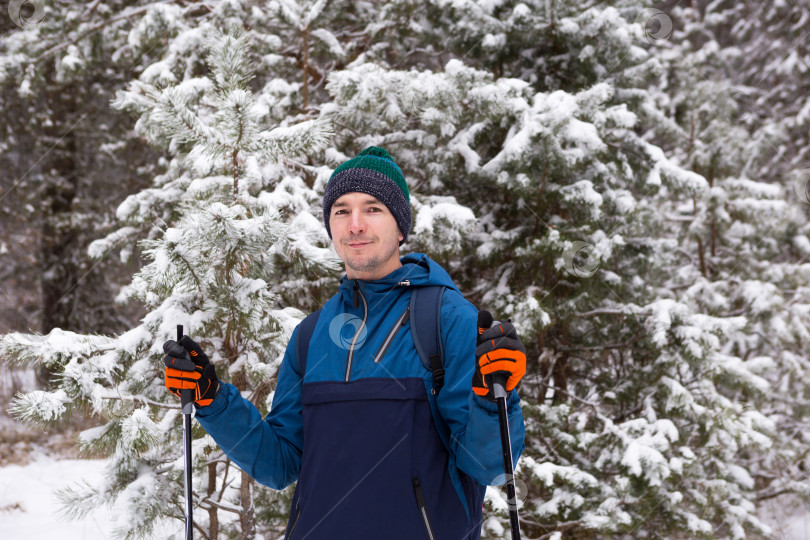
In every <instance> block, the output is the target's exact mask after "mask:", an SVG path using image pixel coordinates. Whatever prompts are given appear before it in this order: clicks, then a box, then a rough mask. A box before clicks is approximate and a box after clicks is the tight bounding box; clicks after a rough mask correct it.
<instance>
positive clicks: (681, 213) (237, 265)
mask: <svg viewBox="0 0 810 540" xmlns="http://www.w3.org/2000/svg"><path fill="white" fill-rule="evenodd" d="M808 37H810V0H795V1H790V2H788V1H786V0H758V1H753V0H713V1H709V0H681V1H667V2H639V1H635V0H615V1H600V0H571V1H560V0H524V1H511V0H478V1H474V0H427V1H423V2H419V1H415V0H393V1H389V2H376V1H354V0H353V1H346V0H298V1H296V0H152V1H146V0H106V1H103V2H102V1H101V0H84V1H81V2H79V1H75V0H27V2H26V1H24V0H12V1H10V2H7V9H6V8H4V9H3V12H0V104H1V105H2V106H1V107H0V115H2V124H3V126H2V134H0V170H2V171H3V174H2V177H0V227H2V231H3V234H2V236H0V293H2V294H0V377H2V378H3V380H2V381H0V383H2V384H0V390H2V392H0V400H2V401H0V403H2V411H0V429H1V430H2V431H1V432H0V465H9V464H13V463H15V462H18V461H20V460H24V459H25V456H24V454H25V451H23V452H20V451H19V449H20V448H21V447H20V446H19V445H18V444H17V443H18V442H19V440H18V439H20V438H21V437H24V438H25V439H26V441H28V440H31V441H32V443H31V444H33V446H34V447H37V448H40V447H41V448H47V449H49V450H48V453H49V455H57V456H59V457H61V458H84V459H93V460H96V461H97V462H98V463H99V464H101V466H102V467H103V473H102V474H93V475H90V476H89V477H88V478H87V480H86V481H84V482H76V481H72V482H70V483H68V484H66V485H64V486H62V487H61V488H60V489H59V491H58V493H57V496H58V500H59V501H60V506H59V508H60V510H59V512H60V515H61V516H62V517H63V519H65V518H69V519H73V520H78V521H79V522H81V521H82V520H85V519H88V516H89V515H90V514H91V513H92V512H93V511H95V510H97V509H98V508H99V507H103V506H104V505H107V504H114V505H116V506H115V507H116V508H117V509H118V511H119V512H118V514H117V516H116V521H115V527H114V531H113V532H114V534H116V535H117V536H120V537H123V538H153V537H154V538H159V537H165V536H166V535H167V534H168V533H166V531H174V532H176V533H177V538H180V531H182V525H183V506H182V505H183V484H182V479H181V476H182V471H183V461H182V446H181V439H182V431H181V429H180V425H181V414H180V407H179V404H178V403H177V401H176V400H175V399H174V397H173V396H171V395H169V394H168V393H167V392H166V390H165V388H164V386H163V364H162V355H163V353H162V348H161V347H162V344H163V342H164V341H165V340H167V339H173V338H174V335H175V327H176V325H177V324H184V325H185V328H186V332H187V333H188V334H189V335H191V336H195V338H199V339H200V340H201V343H202V345H203V347H204V349H205V350H206V351H207V352H208V355H209V356H210V357H211V360H212V362H213V363H214V364H215V365H216V366H217V372H218V374H219V376H220V378H222V379H224V380H227V381H229V382H232V383H233V384H235V385H236V386H237V387H238V388H239V389H240V390H241V391H242V393H243V395H244V396H246V397H248V398H249V399H250V400H251V401H253V403H254V404H255V405H256V406H257V407H258V408H259V409H260V411H262V412H263V413H266V412H267V410H268V408H269V407H270V403H271V401H272V397H273V392H274V389H275V381H276V375H277V372H278V367H279V364H280V361H281V358H282V355H283V353H284V350H285V347H286V344H287V341H288V340H289V338H290V335H291V333H292V331H293V329H294V328H295V326H296V325H297V324H298V322H299V321H300V320H301V319H302V318H303V317H304V316H305V315H306V314H307V313H309V312H311V311H313V310H315V309H317V308H318V307H319V306H320V305H322V304H323V302H324V301H325V300H326V299H327V298H329V297H330V296H332V295H333V294H334V293H335V292H336V290H337V281H338V279H339V278H340V276H341V275H342V274H343V267H342V264H341V261H340V259H338V257H337V255H336V254H335V252H334V250H333V249H332V247H331V243H330V240H329V237H328V236H327V234H326V230H325V228H324V226H323V222H322V220H321V200H322V199H321V198H322V195H323V188H324V185H325V182H326V181H327V180H328V179H329V176H330V174H331V173H332V171H333V170H334V169H335V168H336V167H337V166H338V165H339V164H340V163H342V162H343V161H345V160H346V159H348V158H351V157H353V156H355V155H357V153H358V152H359V151H361V150H362V149H363V148H365V147H367V146H369V145H377V146H383V147H385V148H386V149H387V150H388V151H389V152H390V153H391V154H392V155H393V156H395V158H396V161H397V163H398V164H399V166H400V167H401V168H402V170H403V172H404V175H405V178H406V179H407V181H408V184H409V187H410V190H411V203H412V208H413V211H414V225H413V229H412V231H411V234H410V236H409V238H408V241H407V243H405V244H404V245H403V247H402V251H403V253H409V252H420V253H426V254H428V255H429V256H430V257H431V258H433V259H434V260H436V261H437V262H439V263H440V264H442V266H444V267H445V268H447V270H448V271H449V273H450V274H451V275H452V277H453V279H454V280H455V282H456V283H457V284H458V285H459V287H460V289H461V290H462V292H463V293H464V294H465V296H466V297H467V298H468V299H469V300H470V301H471V302H473V303H474V304H475V305H476V306H478V307H479V308H481V309H489V310H491V311H492V312H493V313H495V314H497V315H498V316H500V317H501V318H504V319H505V318H511V319H512V321H513V322H514V323H515V325H516V327H517V329H518V332H519V334H520V337H521V340H522V341H523V343H524V344H525V345H526V348H527V351H528V354H527V356H528V371H527V375H526V377H525V378H524V380H523V382H522V383H521V386H520V388H519V391H520V396H521V398H522V406H523V411H524V417H525V422H526V449H525V451H524V453H523V456H522V457H521V459H520V462H519V464H518V468H517V471H516V475H517V484H518V488H519V493H518V496H519V498H520V501H521V502H520V515H521V527H522V530H523V534H524V538H532V539H555V540H556V539H562V538H573V539H578V538H735V539H736V538H782V537H784V536H782V535H784V534H785V531H784V530H783V526H784V523H785V519H787V517H789V516H795V515H803V514H805V513H807V509H805V507H804V504H805V502H810V427H808V422H810V362H808V359H807V354H806V351H808V350H810V262H808V261H807V259H808V256H810V225H808V223H807V216H808V210H810V190H809V189H808V186H807V184H808V183H809V182H810V136H809V135H808V134H809V133H810V129H809V128H810V40H809V39H808ZM65 433H68V434H69V436H67V437H65V436H64V434H65ZM37 434H39V435H40V436H37ZM60 437H61V438H60ZM54 438H57V439H59V444H55V443H49V442H48V441H53V440H54ZM37 445H40V446H37ZM29 447H30V446H23V447H22V448H29ZM15 448H16V449H17V450H15ZM193 448H194V459H195V461H194V465H195V472H194V493H195V498H194V505H195V515H194V516H195V525H196V526H197V529H196V531H195V534H196V535H197V537H198V538H208V539H213V538H244V539H253V538H256V539H259V538H262V539H266V540H269V539H274V538H283V536H284V529H285V525H286V521H287V513H288V512H289V503H290V497H291V495H292V491H291V488H288V489H286V490H284V491H273V490H270V489H268V488H264V487H262V486H260V485H258V484H256V483H255V482H254V481H253V480H252V479H251V478H250V477H249V476H247V475H246V474H244V473H243V472H242V471H241V470H240V469H238V467H236V465H234V464H232V463H231V462H230V461H229V460H228V459H227V457H226V456H225V455H224V453H223V452H222V451H221V450H220V449H219V448H218V447H217V445H216V443H214V441H213V440H212V439H211V438H210V437H209V436H207V435H206V433H205V432H204V431H203V430H202V429H201V428H200V426H199V425H195V427H194V440H193ZM66 463H73V461H70V462H67V461H66ZM77 463H81V462H77ZM0 471H2V468H0ZM66 476H67V475H66ZM0 478H3V476H2V474H0ZM9 478H11V477H10V476H9ZM777 510H778V512H777ZM14 512H24V509H23V508H15V507H13V506H10V505H7V506H3V504H2V500H0V536H3V534H2V529H3V525H2V522H3V519H4V515H9V516H10V515H12V514H13V513H14ZM31 519H35V518H33V517H32V518H31ZM508 523H509V520H508V513H507V506H506V503H505V501H504V498H503V496H502V494H501V491H500V490H499V489H497V488H490V489H489V491H488V495H487V500H486V504H485V519H484V527H483V537H484V538H486V539H507V538H510V536H509V534H510V533H509V524H508ZM88 537H92V536H88Z"/></svg>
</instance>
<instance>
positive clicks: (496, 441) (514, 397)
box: [436, 289, 525, 485]
mask: <svg viewBox="0 0 810 540" xmlns="http://www.w3.org/2000/svg"><path fill="white" fill-rule="evenodd" d="M441 313H442V320H441V331H442V342H443V344H444V369H445V375H444V386H443V387H442V390H441V391H440V392H439V395H438V398H437V400H436V401H437V405H438V409H439V414H441V416H442V418H443V419H444V421H445V422H446V423H447V426H448V427H449V430H450V451H451V452H453V454H454V456H455V458H456V466H457V467H458V468H459V469H461V470H462V471H464V472H465V473H467V474H468V475H470V476H471V477H473V478H475V480H477V481H478V482H479V483H480V484H484V485H499V484H503V483H504V481H505V477H504V471H503V452H502V450H501V437H500V426H499V423H498V406H497V404H496V403H493V402H490V401H487V400H486V399H484V398H481V397H479V396H477V395H475V393H474V392H473V391H472V378H473V372H474V370H475V346H476V337H477V329H476V325H477V324H478V310H477V309H476V308H475V306H473V305H472V304H470V303H469V302H468V301H467V300H465V299H464V298H463V297H461V295H460V294H459V293H458V292H456V291H453V290H450V289H449V290H447V291H445V294H444V298H443V301H442V311H441ZM506 405H507V410H508V414H509V432H510V435H511V439H512V458H513V460H514V463H513V465H516V464H517V460H518V458H519V457H520V455H521V453H522V452H523V445H524V435H525V433H524V425H523V412H522V411H521V408H520V398H519V397H518V394H517V389H515V390H512V391H511V392H510V393H509V396H508V398H507V402H506Z"/></svg>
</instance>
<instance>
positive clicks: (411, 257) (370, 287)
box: [339, 253, 458, 293]
mask: <svg viewBox="0 0 810 540" xmlns="http://www.w3.org/2000/svg"><path fill="white" fill-rule="evenodd" d="M399 260H400V262H401V263H402V266H401V267H400V268H397V269H396V270H394V271H393V272H391V273H390V274H388V275H387V276H385V277H382V278H380V279H375V280H372V281H367V280H364V279H359V280H354V279H349V278H348V277H347V276H346V274H344V275H343V278H341V280H340V287H339V290H340V291H341V292H343V293H346V292H351V288H352V286H353V285H354V282H355V281H357V282H358V283H359V285H360V287H362V288H363V290H364V291H366V290H367V291H370V292H374V293H380V292H385V291H388V290H391V289H393V288H396V287H403V286H405V287H407V286H410V287H414V286H415V287H425V286H428V285H442V286H444V287H447V288H449V289H454V290H456V291H458V287H456V284H455V283H453V279H452V278H451V277H450V274H448V273H447V272H446V271H445V269H444V268H442V267H441V266H439V264H438V263H437V262H436V261H434V260H433V259H431V258H430V257H428V256H427V255H425V254H424V253H409V254H407V255H405V256H403V257H400V259H399Z"/></svg>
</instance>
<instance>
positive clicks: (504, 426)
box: [478, 312, 520, 540]
mask: <svg viewBox="0 0 810 540" xmlns="http://www.w3.org/2000/svg"><path fill="white" fill-rule="evenodd" d="M479 317H480V318H479V320H478V326H479V327H484V328H487V327H489V328H491V327H493V326H496V325H498V324H500V322H498V321H492V322H491V324H487V323H488V322H489V321H487V320H486V319H489V320H492V316H491V315H489V313H488V312H487V316H485V317H482V316H481V315H480V314H479ZM487 377H488V379H489V380H488V381H487V384H488V385H491V388H492V394H493V395H494V396H495V401H496V402H497V404H498V423H499V424H500V426H501V451H502V453H503V472H504V474H505V475H506V497H507V499H506V504H507V506H508V508H509V525H510V526H511V529H512V540H520V521H519V519H518V511H517V496H516V494H515V470H514V468H513V466H512V437H511V435H510V433H509V415H508V414H507V410H506V380H507V379H508V378H509V373H508V372H506V371H496V372H495V373H491V374H490V375H487Z"/></svg>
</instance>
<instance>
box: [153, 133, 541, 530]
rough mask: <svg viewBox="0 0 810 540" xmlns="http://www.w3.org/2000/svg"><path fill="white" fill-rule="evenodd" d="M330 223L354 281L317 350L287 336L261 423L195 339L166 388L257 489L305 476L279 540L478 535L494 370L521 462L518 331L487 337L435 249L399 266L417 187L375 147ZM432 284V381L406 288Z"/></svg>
mask: <svg viewBox="0 0 810 540" xmlns="http://www.w3.org/2000/svg"><path fill="white" fill-rule="evenodd" d="M323 216H324V224H325V226H326V230H327V232H328V233H329V236H330V238H332V241H333V243H334V247H335V251H336V252H337V254H338V255H339V256H340V258H341V259H342V260H343V262H344V263H345V265H346V275H345V276H344V277H343V279H341V280H340V286H339V287H338V293H337V294H336V295H335V296H334V297H332V298H331V299H330V300H328V301H327V302H326V304H324V306H323V308H322V309H321V310H320V313H319V314H318V315H317V322H316V323H315V326H314V328H313V329H311V330H307V331H306V332H309V331H311V339H309V341H308V347H309V348H308V351H306V352H303V353H302V352H301V351H302V348H301V347H299V343H298V339H299V337H300V336H301V334H302V332H304V331H303V330H302V328H303V327H304V326H305V323H302V324H300V325H299V326H298V327H297V328H296V329H295V331H294V332H293V334H292V337H291V339H290V342H289V344H288V346H287V351H286V354H285V356H284V359H283V360H282V363H281V367H280V369H279V375H278V385H277V387H276V392H275V395H274V397H273V403H272V407H271V410H270V412H269V414H268V415H267V418H266V419H264V420H262V418H261V416H260V414H259V412H258V410H257V409H256V408H255V407H254V406H253V404H251V403H250V402H249V401H248V400H246V399H243V398H242V397H241V396H240V394H239V392H238V391H237V389H236V388H235V387H234V386H232V385H229V384H225V383H220V382H219V381H218V380H217V378H216V372H215V370H214V368H213V366H212V365H210V363H209V362H208V358H207V357H206V356H205V353H204V352H203V351H202V350H201V349H200V347H199V346H198V345H197V344H196V343H194V342H193V341H191V339H189V338H188V336H184V337H183V339H182V340H181V342H180V343H181V345H183V347H185V349H186V350H188V351H189V352H190V354H191V356H192V358H193V359H194V360H195V363H196V364H197V366H198V368H197V371H195V372H183V371H177V370H175V369H171V368H167V371H166V387H167V388H168V389H169V390H170V391H171V392H173V393H175V394H177V395H179V391H180V389H182V388H192V389H194V390H195V397H196V398H197V399H196V405H197V412H196V418H197V420H198V421H199V422H200V424H201V425H202V426H203V427H204V428H205V429H206V430H207V431H208V433H209V434H210V435H211V436H212V437H213V438H214V440H216V441H217V443H218V444H219V446H220V447H221V448H222V449H223V450H224V451H225V453H226V454H227V455H228V456H229V457H230V458H231V460H232V461H234V462H235V463H236V464H238V465H239V466H240V467H241V468H242V469H243V470H245V471H246V472H247V473H248V474H250V475H251V476H252V477H253V478H255V479H256V480H257V481H258V482H260V483H262V484H264V485H267V486H270V487H272V488H275V489H282V488H284V487H286V486H288V485H289V484H291V483H292V482H294V481H296V480H297V481H298V484H297V485H296V490H295V494H294V496H293V501H292V508H291V510H290V517H289V521H288V524H287V535H286V538H289V539H291V540H300V539H303V538H311V539H321V538H330V539H331V538H337V539H343V538H351V539H382V538H384V539H394V540H396V539H402V540H414V539H418V538H429V539H432V540H433V539H439V540H462V539H478V538H479V537H480V534H481V509H482V502H483V495H484V491H485V486H486V485H488V484H493V483H495V482H498V483H502V482H503V478H504V477H503V459H502V453H501V448H500V440H499V425H498V417H497V406H496V404H495V402H494V398H493V397H492V392H491V390H490V388H489V387H488V385H487V382H486V379H488V377H485V375H487V374H488V373H490V372H492V371H504V372H507V374H508V375H509V378H508V381H507V384H506V388H507V390H509V391H510V395H509V398H508V408H509V411H510V415H509V424H510V428H511V434H512V448H513V454H514V459H515V461H517V458H518V457H519V456H520V453H521V452H522V450H523V436H524V426H523V417H522V414H521V410H520V405H519V398H518V396H517V392H516V391H515V390H514V387H515V386H516V385H517V383H518V382H519V380H520V379H521V377H522V376H523V374H524V373H525V369H526V355H525V349H524V348H523V345H522V344H521V343H520V341H519V340H518V338H517V335H516V333H515V330H514V328H513V326H512V325H511V324H510V323H503V324H502V325H500V326H497V327H494V328H492V329H489V330H487V331H486V332H484V331H483V329H482V330H481V331H480V333H481V335H480V336H479V335H478V333H479V331H478V330H477V328H476V326H477V315H478V312H477V310H476V308H475V307H474V306H473V305H472V304H470V303H469V302H468V301H466V300H465V299H464V298H463V297H462V295H461V293H460V292H459V290H458V289H457V288H456V286H455V285H454V284H453V282H452V280H451V279H450V276H449V275H448V274H447V272H445V271H444V270H443V269H442V268H441V267H440V266H439V265H438V264H436V263H435V262H433V261H432V260H430V259H429V258H428V257H427V256H425V255H422V254H410V255H406V256H405V257H403V258H401V259H400V257H399V246H400V245H401V244H402V243H403V242H404V241H405V240H406V238H407V236H408V232H409V231H410V228H411V210H410V202H409V192H408V187H407V185H406V183H405V179H404V177H403V175H402V172H401V170H400V169H399V167H398V166H397V165H396V164H395V163H394V161H393V159H392V158H391V156H390V155H389V154H388V153H387V152H386V151H385V150H383V149H382V148H377V147H370V148H367V149H366V150H364V151H363V152H361V153H360V155H359V156H357V157H356V158H354V159H351V160H349V161H347V162H346V163H344V164H342V165H341V166H340V167H338V168H337V169H336V170H335V172H334V173H333V174H332V176H331V178H330V180H329V182H328V183H327V186H326V189H325V192H324V201H323ZM436 285H438V286H441V287H444V290H443V294H442V296H441V301H440V306H439V305H436V309H440V335H441V344H442V346H443V350H444V360H443V365H442V366H440V368H442V369H443V373H444V376H443V380H438V381H437V379H436V378H435V374H434V373H433V372H432V371H430V370H428V369H426V367H425V365H423V362H422V361H421V360H420V356H419V354H418V353H417V349H416V347H415V345H414V336H413V335H412V332H411V328H410V327H409V326H408V324H407V322H408V318H409V317H410V315H411V313H410V309H411V307H410V306H411V304H410V300H411V295H412V292H413V291H414V290H415V289H417V288H423V287H428V286H436ZM434 290H435V289H434ZM313 316H314V315H313ZM313 316H310V317H313ZM308 320H312V321H315V320H316V319H308ZM347 329H348V330H349V331H348V333H347V332H346V330H347ZM304 333H305V332H304ZM434 334H435V333H434ZM417 337H418V336H417ZM174 345H175V344H174V343H173V342H167V344H166V346H164V348H165V349H166V350H167V352H169V351H171V350H172V346H174ZM175 350H177V349H175ZM299 355H302V356H305V358H303V361H302V358H299ZM439 372H441V369H439Z"/></svg>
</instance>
